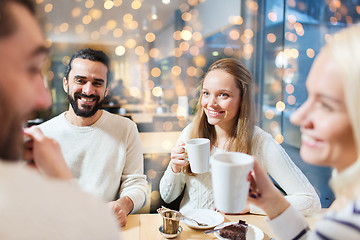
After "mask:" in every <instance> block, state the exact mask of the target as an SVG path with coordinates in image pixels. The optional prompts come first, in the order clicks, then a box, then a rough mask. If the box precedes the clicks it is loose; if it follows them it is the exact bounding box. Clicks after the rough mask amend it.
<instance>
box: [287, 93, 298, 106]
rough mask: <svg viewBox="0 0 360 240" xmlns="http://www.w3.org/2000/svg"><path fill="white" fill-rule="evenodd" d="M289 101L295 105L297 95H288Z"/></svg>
mask: <svg viewBox="0 0 360 240" xmlns="http://www.w3.org/2000/svg"><path fill="white" fill-rule="evenodd" d="M287 102H288V104H289V105H294V104H295V102H296V98H295V96H294V95H290V96H288V98H287Z"/></svg>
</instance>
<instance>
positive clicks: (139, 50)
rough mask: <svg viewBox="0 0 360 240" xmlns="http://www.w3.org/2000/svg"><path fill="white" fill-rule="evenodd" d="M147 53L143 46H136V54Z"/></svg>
mask: <svg viewBox="0 0 360 240" xmlns="http://www.w3.org/2000/svg"><path fill="white" fill-rule="evenodd" d="M144 53H145V48H144V47H143V46H137V47H136V48H135V54H136V55H138V56H140V55H143V54H144Z"/></svg>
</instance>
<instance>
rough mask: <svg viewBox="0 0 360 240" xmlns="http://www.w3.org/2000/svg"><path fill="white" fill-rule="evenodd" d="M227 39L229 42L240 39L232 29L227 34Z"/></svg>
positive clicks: (237, 32)
mask: <svg viewBox="0 0 360 240" xmlns="http://www.w3.org/2000/svg"><path fill="white" fill-rule="evenodd" d="M229 37H230V38H231V40H234V41H235V40H238V39H239V38H240V33H239V31H237V30H236V29H233V30H231V31H230V32H229Z"/></svg>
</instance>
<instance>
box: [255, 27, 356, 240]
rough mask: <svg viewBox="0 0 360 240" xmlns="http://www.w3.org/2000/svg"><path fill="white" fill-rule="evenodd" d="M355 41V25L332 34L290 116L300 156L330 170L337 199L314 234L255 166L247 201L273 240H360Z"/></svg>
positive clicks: (258, 167) (259, 168)
mask: <svg viewBox="0 0 360 240" xmlns="http://www.w3.org/2000/svg"><path fill="white" fill-rule="evenodd" d="M359 42H360V26H353V27H351V28H348V29H345V30H343V31H342V32H340V33H337V34H335V36H334V38H333V40H332V41H331V42H330V43H328V44H327V45H326V46H325V47H324V48H323V49H322V50H321V52H320V54H319V55H318V56H317V58H316V59H315V62H314V64H313V66H312V68H311V70H310V73H309V76H308V78H307V80H306V87H307V90H308V99H307V100H306V102H305V103H304V104H303V105H302V107H301V108H299V109H298V110H297V112H295V113H294V114H293V115H292V116H291V121H292V122H293V123H294V124H296V125H299V126H300V130H301V133H302V145H301V148H300V154H301V156H302V158H303V159H304V160H305V161H306V162H308V163H311V164H316V165H321V166H330V167H333V168H334V172H333V176H332V178H331V181H330V183H331V186H332V188H333V190H334V192H335V196H336V200H335V201H334V203H333V204H332V206H331V207H330V208H329V209H328V210H327V212H326V214H325V216H324V218H323V220H321V221H320V222H319V223H318V224H317V226H316V229H315V230H314V231H313V232H311V231H309V228H308V226H307V222H306V220H305V219H304V217H303V216H301V214H299V213H298V212H297V211H296V210H294V208H293V207H291V206H289V203H288V202H287V201H286V200H285V199H284V198H283V196H281V195H279V194H278V193H277V192H276V191H273V190H272V189H271V188H269V185H270V184H271V180H270V179H269V178H268V177H267V176H266V175H265V174H264V171H263V170H262V169H261V167H260V166H259V164H256V163H255V165H254V174H253V181H252V184H251V186H252V187H251V193H250V195H249V196H250V198H249V199H250V201H251V202H252V203H254V204H256V205H258V206H259V207H261V208H262V209H264V210H265V211H266V213H267V215H268V218H269V221H268V223H269V224H270V226H271V227H272V230H273V233H274V234H275V235H276V239H280V240H281V239H360V158H359V154H360V108H359V103H360V67H359V66H360V46H359ZM289 223H291V224H289Z"/></svg>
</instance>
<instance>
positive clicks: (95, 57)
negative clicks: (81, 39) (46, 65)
mask: <svg viewBox="0 0 360 240" xmlns="http://www.w3.org/2000/svg"><path fill="white" fill-rule="evenodd" d="M76 58H80V59H88V60H90V61H94V62H101V63H103V64H104V65H105V66H106V67H107V74H106V78H107V81H106V86H109V83H110V81H111V79H110V78H111V76H110V69H109V64H110V60H109V57H108V56H107V55H106V54H105V53H104V52H103V51H98V50H94V49H91V48H86V49H81V50H79V51H77V52H75V53H74V54H73V55H72V56H71V59H70V61H69V64H68V65H67V67H66V70H65V78H66V79H68V78H69V73H70V71H71V67H72V66H71V65H72V62H73V61H74V59H76Z"/></svg>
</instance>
